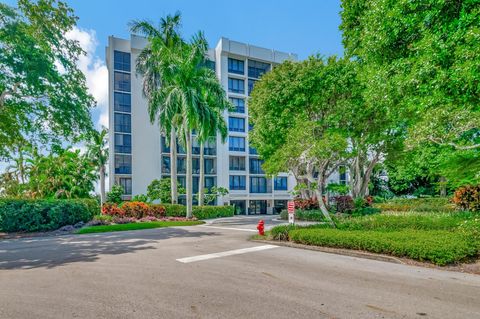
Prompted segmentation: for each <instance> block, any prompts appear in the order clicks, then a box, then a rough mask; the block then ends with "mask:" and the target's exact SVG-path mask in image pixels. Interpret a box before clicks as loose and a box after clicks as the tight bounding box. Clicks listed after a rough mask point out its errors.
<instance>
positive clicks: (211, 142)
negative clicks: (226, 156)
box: [203, 137, 217, 155]
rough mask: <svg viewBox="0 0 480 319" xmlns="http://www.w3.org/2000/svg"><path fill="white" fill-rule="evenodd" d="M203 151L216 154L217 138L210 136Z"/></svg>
mask: <svg viewBox="0 0 480 319" xmlns="http://www.w3.org/2000/svg"><path fill="white" fill-rule="evenodd" d="M203 152H204V153H205V155H215V154H217V140H216V139H215V138H213V137H212V138H210V139H208V140H207V141H205V143H204V144H203Z"/></svg>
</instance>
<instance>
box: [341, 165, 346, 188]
mask: <svg viewBox="0 0 480 319" xmlns="http://www.w3.org/2000/svg"><path fill="white" fill-rule="evenodd" d="M339 173H340V176H339V183H340V184H342V185H347V167H346V166H345V165H341V166H340V167H339Z"/></svg>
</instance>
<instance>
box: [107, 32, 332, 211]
mask: <svg viewBox="0 0 480 319" xmlns="http://www.w3.org/2000/svg"><path fill="white" fill-rule="evenodd" d="M146 44H147V42H146V40H145V39H144V38H142V37H138V36H134V35H132V36H131V38H130V40H125V39H119V38H115V37H109V39H108V47H107V50H106V60H107V67H108V70H109V84H110V85H109V127H110V129H109V141H110V143H109V147H110V161H109V163H110V165H109V178H110V185H113V184H119V185H121V186H123V188H124V190H125V194H126V198H127V199H128V198H130V197H131V196H132V195H136V194H144V193H146V190H147V186H148V185H149V184H150V182H151V181H152V180H154V179H159V178H162V177H170V157H169V152H170V149H169V148H168V147H167V145H166V144H165V138H164V137H162V136H161V134H160V130H159V127H158V125H157V124H153V125H152V124H151V123H150V120H149V116H148V114H147V101H146V99H145V98H144V96H143V95H142V86H141V85H142V80H141V78H140V76H137V74H136V72H135V61H136V58H137V56H138V54H139V53H140V51H141V50H142V49H143V48H144V47H145V45H146ZM209 59H210V66H211V67H212V68H213V69H214V70H215V72H216V74H217V76H218V78H219V80H220V82H221V84H222V85H223V87H224V88H225V91H226V92H227V94H228V97H229V99H230V101H231V102H232V103H233V105H234V106H235V108H236V109H235V111H234V112H230V113H228V112H226V113H225V121H226V122H227V123H228V131H229V136H228V140H227V142H226V143H222V142H221V141H220V140H219V138H217V141H216V142H212V143H208V144H206V145H205V181H204V185H205V187H206V188H209V187H211V186H213V185H216V186H221V187H225V188H227V189H228V190H229V194H228V195H227V196H224V197H223V198H219V199H218V200H217V204H218V205H224V204H231V205H235V206H236V208H237V213H239V214H266V213H267V214H271V213H276V212H279V211H280V210H281V209H282V208H284V207H285V206H286V202H287V200H289V199H290V198H291V195H290V191H291V190H292V189H293V187H294V185H295V179H294V177H293V176H291V175H289V174H287V173H283V174H279V175H278V176H276V177H274V178H269V177H266V176H265V174H264V172H263V170H262V168H261V164H262V161H261V160H260V159H259V157H258V154H257V153H256V151H255V149H253V148H251V147H249V142H248V131H249V129H250V127H249V124H248V96H249V94H250V92H251V90H252V89H253V86H254V84H255V81H257V80H258V79H259V78H260V77H261V75H262V74H264V73H266V72H268V71H269V70H271V69H272V68H273V67H274V66H275V65H276V64H279V63H282V62H283V61H285V60H297V56H296V55H295V54H289V53H284V52H279V51H275V50H270V49H265V48H261V47H257V46H253V45H248V44H245V43H240V42H236V41H231V40H229V39H226V38H221V39H220V41H219V42H218V44H217V46H216V47H215V48H214V49H210V50H209ZM192 151H193V154H194V155H193V163H192V164H193V173H194V175H193V193H194V194H196V193H197V192H198V178H199V175H198V173H199V155H198V154H199V145H198V143H196V142H195V141H194V142H193V145H192ZM185 161H186V159H185V151H184V150H183V149H182V148H181V147H180V146H179V147H178V161H177V171H178V179H179V183H180V184H182V185H183V186H185V171H186V165H185V164H186V163H185ZM337 179H338V177H337ZM184 196H185V195H183V197H182V195H181V196H180V198H179V202H184V201H185V197H184Z"/></svg>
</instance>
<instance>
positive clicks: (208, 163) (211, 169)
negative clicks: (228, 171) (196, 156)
mask: <svg viewBox="0 0 480 319" xmlns="http://www.w3.org/2000/svg"><path fill="white" fill-rule="evenodd" d="M204 163H205V174H210V175H211V174H216V168H217V167H216V165H215V159H214V158H205V159H204Z"/></svg>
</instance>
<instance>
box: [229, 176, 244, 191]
mask: <svg viewBox="0 0 480 319" xmlns="http://www.w3.org/2000/svg"><path fill="white" fill-rule="evenodd" d="M246 181H247V179H246V177H245V176H242V175H230V190H245V189H247V186H246Z"/></svg>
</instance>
